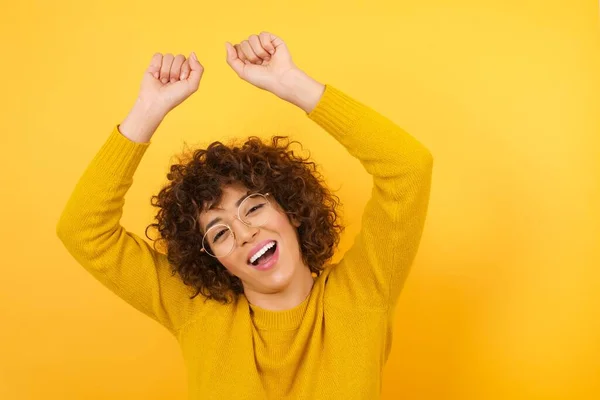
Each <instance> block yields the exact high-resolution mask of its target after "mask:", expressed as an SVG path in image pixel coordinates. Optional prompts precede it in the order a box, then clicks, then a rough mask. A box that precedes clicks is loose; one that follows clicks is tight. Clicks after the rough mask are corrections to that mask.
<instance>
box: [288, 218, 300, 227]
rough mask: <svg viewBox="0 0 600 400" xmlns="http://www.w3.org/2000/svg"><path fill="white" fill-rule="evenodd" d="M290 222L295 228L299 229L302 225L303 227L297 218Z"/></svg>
mask: <svg viewBox="0 0 600 400" xmlns="http://www.w3.org/2000/svg"><path fill="white" fill-rule="evenodd" d="M290 222H291V223H292V225H294V227H296V228H299V227H300V225H302V223H301V222H300V221H298V220H297V219H296V218H295V217H291V218H290Z"/></svg>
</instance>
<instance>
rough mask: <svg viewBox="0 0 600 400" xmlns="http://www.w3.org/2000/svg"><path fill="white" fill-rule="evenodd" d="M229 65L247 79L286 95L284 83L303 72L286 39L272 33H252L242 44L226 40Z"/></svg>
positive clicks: (258, 85) (266, 88)
mask: <svg viewBox="0 0 600 400" xmlns="http://www.w3.org/2000/svg"><path fill="white" fill-rule="evenodd" d="M225 47H226V49H227V64H229V66H230V67H231V68H232V69H233V70H234V71H235V73H236V74H237V75H238V76H239V77H240V78H242V79H243V80H245V81H247V82H249V83H251V84H253V85H254V86H256V87H258V88H261V89H264V90H268V91H270V92H272V93H274V94H275V95H277V96H279V97H282V96H283V95H284V93H283V90H284V88H283V85H282V82H284V81H285V80H286V77H289V76H290V75H292V74H293V73H294V72H297V71H299V69H298V67H297V66H296V65H295V64H294V62H293V61H292V56H291V55H290V52H289V51H288V48H287V46H286V44H285V43H284V41H283V40H282V39H281V38H279V37H277V36H275V35H274V34H272V33H269V32H261V33H260V34H259V35H251V36H250V37H249V38H248V40H244V41H242V42H241V43H240V44H236V45H232V44H231V43H229V42H226V43H225Z"/></svg>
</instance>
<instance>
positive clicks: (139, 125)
mask: <svg viewBox="0 0 600 400" xmlns="http://www.w3.org/2000/svg"><path fill="white" fill-rule="evenodd" d="M202 70H203V69H202V66H201V65H200V63H199V62H198V60H197V59H196V58H195V56H194V55H192V57H191V58H190V59H188V60H186V59H185V57H183V56H181V55H180V56H177V57H173V56H169V55H166V56H164V57H163V56H162V54H155V55H154V57H153V58H152V62H151V65H150V67H149V68H148V70H147V71H146V73H145V75H144V78H143V81H142V85H141V89H140V95H139V97H138V99H137V101H136V103H135V105H134V107H133V108H132V110H131V112H130V113H129V114H128V116H127V117H126V118H125V120H124V121H123V123H122V124H120V125H119V126H116V127H115V128H114V129H113V131H112V132H111V134H110V136H109V137H108V139H107V140H106V142H105V143H104V145H103V146H102V148H101V149H100V151H99V152H98V153H97V154H96V156H95V157H94V158H93V160H92V161H91V162H90V164H89V165H88V167H87V169H86V170H85V172H84V173H83V175H82V176H81V178H80V179H79V181H78V183H77V185H76V186H75V189H74V190H73V192H72V194H71V196H70V198H69V200H68V202H67V204H66V206H65V208H64V210H63V212H62V214H61V216H60V219H59V221H58V224H57V226H56V233H57V235H58V237H59V238H60V240H61V241H62V242H63V243H64V245H65V247H66V248H67V250H68V251H69V253H70V254H71V255H72V256H73V257H74V258H75V259H76V260H77V262H78V263H80V264H81V265H82V266H83V267H84V268H85V269H86V270H88V271H89V272H90V273H91V274H92V275H93V276H94V277H95V278H96V279H98V280H99V281H100V282H101V283H102V284H103V285H105V286H106V287H107V288H109V289H110V290H112V291H113V292H114V293H115V294H116V295H118V296H119V297H121V298H122V299H124V300H125V301H127V302H128V303H129V304H131V305H132V306H134V307H135V308H136V309H138V310H139V311H141V312H143V313H144V314H146V315H148V316H150V317H151V318H153V319H155V320H156V321H158V322H159V323H161V324H162V325H164V326H165V327H166V328H167V329H169V330H170V331H171V332H172V333H174V334H175V333H176V332H177V330H178V329H179V327H181V326H182V325H183V324H184V323H185V321H186V320H187V318H188V317H189V316H190V315H191V314H192V313H198V312H199V310H198V309H197V308H198V306H199V305H201V304H202V302H201V301H193V300H190V296H191V294H193V291H192V290H191V289H190V288H189V287H187V286H185V285H184V284H183V282H182V281H181V279H179V277H178V276H172V274H171V267H170V265H169V263H168V261H167V257H166V256H165V255H163V254H161V253H159V252H157V251H155V250H154V249H153V248H152V247H151V246H150V245H149V244H148V243H147V242H145V241H144V240H143V239H141V238H140V237H138V236H137V235H135V234H133V233H131V232H128V231H127V230H126V229H125V228H123V227H122V226H121V224H120V220H121V216H122V213H123V205H124V202H125V200H124V197H125V194H126V193H127V191H128V189H129V188H130V186H131V184H132V183H133V175H134V173H135V170H136V169H137V167H138V165H139V162H140V161H141V159H142V157H143V155H144V153H145V152H146V150H147V148H148V147H149V146H150V141H151V138H152V135H153V134H154V133H155V131H156V129H157V128H158V126H159V124H160V123H161V121H162V120H163V119H164V117H165V116H166V114H167V113H168V112H169V111H170V110H171V109H172V108H174V107H175V106H176V105H178V104H179V103H181V101H183V100H184V99H185V98H187V97H188V96H190V95H191V94H192V93H194V92H195V91H196V90H197V88H198V84H199V82H200V78H201V75H202ZM181 73H183V77H182V76H181V75H180V74H181ZM163 78H164V79H165V80H166V82H167V83H164V82H163V81H161V79H163ZM172 78H173V81H172V82H170V80H171V79H172ZM180 78H181V79H180Z"/></svg>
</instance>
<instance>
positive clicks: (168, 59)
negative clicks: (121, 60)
mask: <svg viewBox="0 0 600 400" xmlns="http://www.w3.org/2000/svg"><path fill="white" fill-rule="evenodd" d="M203 73H204V67H203V66H202V65H201V64H200V62H199V61H198V58H197V57H196V54H195V53H194V52H192V53H191V54H190V56H189V58H187V59H186V58H185V56H184V55H182V54H179V55H177V56H173V55H172V54H165V55H164V56H163V55H162V54H161V53H156V54H154V56H153V57H152V61H151V62H150V66H149V67H148V69H147V70H146V72H145V73H144V78H143V79H142V84H141V87H140V93H139V96H138V99H139V101H141V102H143V103H145V104H147V105H149V106H150V107H152V108H153V109H155V110H157V111H158V112H162V113H164V115H166V114H167V113H168V112H169V111H171V110H172V109H173V108H175V107H176V106H178V105H179V104H181V103H182V102H183V101H184V100H185V99H187V98H188V97H189V96H191V95H192V93H194V92H195V91H196V90H198V86H199V85H200V79H202V74H203Z"/></svg>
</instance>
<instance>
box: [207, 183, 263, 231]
mask: <svg viewBox="0 0 600 400" xmlns="http://www.w3.org/2000/svg"><path fill="white" fill-rule="evenodd" d="M250 193H252V191H251V190H248V192H246V194H244V195H242V197H240V198H239V199H238V201H236V202H235V206H236V207H239V206H240V204H242V201H244V199H245V198H246V197H248V196H249V195H250ZM212 208H215V207H213V206H211V207H210V208H209V209H212ZM222 220H223V219H222V218H221V217H216V218H215V219H213V220H212V221H210V222H209V223H208V224H207V225H206V228H205V229H204V233H206V231H208V230H209V229H210V228H212V227H213V225H216V224H217V223H219V222H221V221H222Z"/></svg>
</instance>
